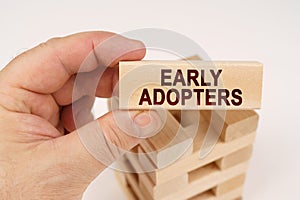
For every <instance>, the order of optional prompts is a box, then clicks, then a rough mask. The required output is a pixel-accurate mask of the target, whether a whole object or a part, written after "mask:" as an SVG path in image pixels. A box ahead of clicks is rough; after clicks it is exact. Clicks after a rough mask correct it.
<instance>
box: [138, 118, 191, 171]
mask: <svg viewBox="0 0 300 200" xmlns="http://www.w3.org/2000/svg"><path fill="white" fill-rule="evenodd" d="M192 143H193V135H192V133H191V132H186V131H185V129H184V128H183V127H182V126H181V125H180V124H179V123H178V121H177V120H176V119H175V118H174V116H172V114H170V113H169V112H167V117H166V122H165V125H164V127H163V128H162V130H161V131H160V132H159V133H158V134H156V135H155V136H152V137H150V138H147V139H146V140H145V141H143V142H141V144H140V145H141V146H142V147H143V149H144V150H145V152H146V153H147V154H148V156H149V157H150V158H151V160H152V161H153V163H154V164H155V165H156V166H157V167H158V168H163V167H166V166H167V165H169V164H172V163H173V162H174V160H175V161H176V160H177V159H178V158H179V157H180V156H182V155H183V154H185V153H186V151H187V150H190V148H192V147H191V146H192ZM180 152H182V155H181V154H180ZM190 153H191V150H190Z"/></svg>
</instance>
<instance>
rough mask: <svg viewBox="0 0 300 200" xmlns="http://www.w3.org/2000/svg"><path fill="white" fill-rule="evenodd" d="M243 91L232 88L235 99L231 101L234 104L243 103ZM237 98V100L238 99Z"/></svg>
mask: <svg viewBox="0 0 300 200" xmlns="http://www.w3.org/2000/svg"><path fill="white" fill-rule="evenodd" d="M242 94H243V93H242V91H241V90H240V89H234V90H232V97H233V98H234V99H235V100H234V99H232V100H231V103H232V104H233V105H234V106H240V105H241V104H242V103H243V98H242V96H241V95H242ZM236 100H237V101H236Z"/></svg>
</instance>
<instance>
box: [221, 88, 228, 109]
mask: <svg viewBox="0 0 300 200" xmlns="http://www.w3.org/2000/svg"><path fill="white" fill-rule="evenodd" d="M229 96H230V92H229V91H228V90H227V89H219V92H218V105H219V106H221V105H223V104H222V100H223V102H225V104H226V105H227V106H230V102H229V101H228V98H229Z"/></svg>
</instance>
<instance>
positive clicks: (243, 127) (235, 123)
mask: <svg viewBox="0 0 300 200" xmlns="http://www.w3.org/2000/svg"><path fill="white" fill-rule="evenodd" d="M201 114H202V115H203V116H204V117H205V118H206V119H207V120H208V121H209V122H211V124H212V126H213V127H214V128H215V129H218V130H220V128H219V127H222V125H223V128H222V131H221V136H220V137H221V139H222V140H223V141H225V142H228V141H231V140H234V139H236V138H239V137H241V136H243V135H245V134H248V133H252V132H253V131H255V130H256V129H257V126H258V114H257V113H256V112H255V111H253V110H227V111H209V110H203V111H201Z"/></svg>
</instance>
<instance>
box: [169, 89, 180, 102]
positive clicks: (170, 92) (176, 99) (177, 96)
mask: <svg viewBox="0 0 300 200" xmlns="http://www.w3.org/2000/svg"><path fill="white" fill-rule="evenodd" d="M172 92H174V93H175V100H174V101H172V99H171V95H172ZM167 102H168V104H170V105H171V106H175V105H176V104H178V103H179V92H178V90H176V89H174V88H172V89H170V90H168V92H167Z"/></svg>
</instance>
